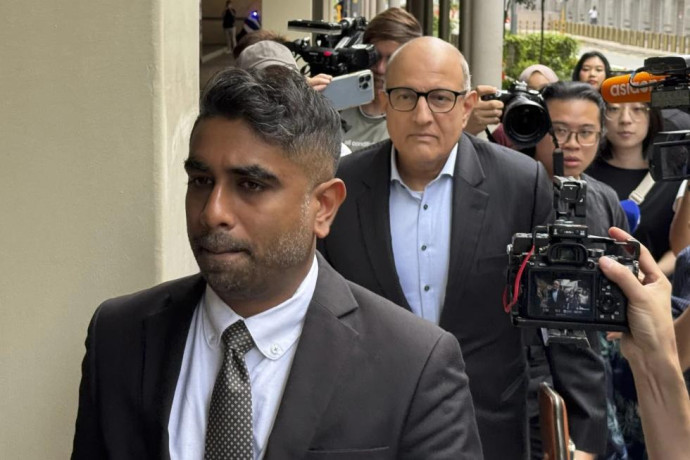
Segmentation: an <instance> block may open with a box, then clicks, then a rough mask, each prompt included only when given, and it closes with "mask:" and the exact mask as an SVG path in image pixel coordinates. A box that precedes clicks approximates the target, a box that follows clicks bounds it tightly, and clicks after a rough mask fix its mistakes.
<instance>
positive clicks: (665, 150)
mask: <svg viewBox="0 0 690 460" xmlns="http://www.w3.org/2000/svg"><path fill="white" fill-rule="evenodd" d="M650 172H651V173H652V177H653V178H654V180H657V181H662V180H679V179H685V178H688V177H690V139H686V140H681V141H671V142H659V143H656V144H654V153H653V154H652V161H651V165H650Z"/></svg>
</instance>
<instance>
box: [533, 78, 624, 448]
mask: <svg viewBox="0 0 690 460" xmlns="http://www.w3.org/2000/svg"><path fill="white" fill-rule="evenodd" d="M542 97H543V99H544V102H545V104H546V107H547V110H548V112H549V117H550V119H551V126H552V130H553V135H554V136H555V138H556V140H557V142H558V144H559V147H560V148H561V149H562V150H563V156H564V165H563V166H564V172H563V175H564V176H572V177H573V178H575V179H581V180H585V181H586V182H587V214H586V223H587V226H588V228H589V234H590V235H601V236H605V235H606V234H607V231H608V228H609V227H611V226H618V227H621V228H624V229H627V228H628V223H627V219H626V217H625V213H624V212H623V209H622V208H621V206H620V204H619V202H618V198H617V196H616V193H615V192H614V190H613V189H612V188H610V187H609V186H608V185H606V184H603V183H601V182H599V181H597V180H595V179H593V178H591V177H589V176H588V175H586V174H584V173H583V171H584V170H585V169H586V168H587V167H588V166H589V164H590V163H591V162H592V161H593V160H594V157H595V155H596V153H597V147H598V144H599V139H600V138H601V135H602V131H603V129H604V122H603V120H604V118H603V113H604V112H603V111H604V102H603V100H602V98H601V95H600V94H599V92H598V91H596V90H595V89H594V88H592V87H591V86H590V85H588V84H586V83H579V82H563V81H561V82H556V83H552V84H550V85H547V86H546V87H545V88H544V89H543V91H542ZM555 148H556V145H555V144H554V142H553V140H552V137H551V135H548V134H547V135H546V136H544V138H543V139H542V140H541V141H540V142H539V143H538V144H537V145H536V147H534V148H530V149H525V150H524V151H523V152H524V153H526V154H528V155H531V156H534V159H535V160H537V161H540V162H541V163H542V164H544V166H545V167H546V170H547V171H548V173H549V175H550V176H552V177H553V175H554V164H553V153H554V149H555ZM525 331H526V332H525V341H526V343H529V344H531V345H530V346H529V347H528V350H527V351H528V358H529V364H530V399H529V401H530V409H531V410H530V412H531V413H530V420H531V428H532V430H533V431H532V443H533V451H535V450H537V447H538V446H539V441H538V437H539V425H538V423H539V419H538V405H537V400H536V398H537V391H538V387H539V383H540V381H542V380H548V379H549V378H551V377H553V379H554V385H555V386H556V389H557V391H560V392H562V390H560V389H559V388H558V385H557V382H558V380H559V379H560V377H559V375H558V374H560V373H561V372H564V371H562V370H561V369H559V367H561V368H562V367H564V366H566V367H567V366H568V365H569V364H570V363H567V362H565V363H564V362H555V361H554V360H549V361H548V362H547V360H546V357H545V356H544V354H543V351H542V348H541V347H540V346H539V345H540V344H541V339H540V338H539V337H538V336H537V335H536V334H535V333H534V332H533V330H532V329H525ZM587 336H588V339H589V341H590V344H591V346H592V349H591V350H590V351H591V352H592V353H593V354H595V353H596V354H598V353H599V352H600V351H601V347H602V346H606V347H608V346H609V343H608V342H607V341H606V340H605V339H604V337H603V335H600V334H597V333H595V332H590V333H588V334H587ZM597 359H598V357H597ZM604 365H605V368H606V374H607V379H604V378H602V380H601V381H600V384H601V385H602V388H604V387H606V386H608V388H611V387H612V376H611V368H610V365H609V364H608V363H607V362H605V363H604ZM602 377H603V376H602ZM563 397H564V399H565V400H566V404H568V403H569V400H568V399H569V398H570V399H573V398H578V395H568V394H567V393H566V394H564V395H563ZM600 403H601V406H599V407H593V408H590V409H591V410H594V411H605V408H606V402H605V401H600ZM568 415H569V417H570V418H571V419H572V418H573V416H577V415H576V414H573V413H572V411H570V407H569V414H568ZM608 417H609V419H610V420H613V423H611V421H610V422H609V429H610V430H611V433H609V441H610V442H613V440H614V439H615V438H616V434H617V433H616V431H617V427H618V424H617V423H616V420H615V418H613V419H612V417H615V414H613V413H612V414H608ZM604 434H605V431H604V432H603V433H602V438H600V443H599V444H597V445H596V446H592V447H590V449H591V451H592V452H597V453H598V452H603V450H604V444H605V439H603V436H604ZM618 434H619V433H618ZM575 443H576V446H577V447H578V448H582V447H581V445H580V444H578V442H577V439H576V440H575ZM594 449H596V450H594ZM616 449H618V448H616ZM621 449H622V448H621ZM621 449H618V450H621ZM585 450H587V449H585Z"/></svg>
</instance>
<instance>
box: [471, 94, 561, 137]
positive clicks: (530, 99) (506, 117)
mask: <svg viewBox="0 0 690 460" xmlns="http://www.w3.org/2000/svg"><path fill="white" fill-rule="evenodd" d="M482 100H484V101H490V100H499V101H502V102H503V104H504V107H505V108H504V109H503V115H502V116H501V122H502V123H503V129H504V131H505V133H506V135H507V136H508V137H509V138H510V140H511V141H513V143H514V145H515V147H517V148H527V147H533V146H535V145H536V144H537V143H538V142H539V141H540V140H541V139H542V138H543V137H544V136H545V135H546V133H548V132H549V129H550V128H551V120H550V118H549V112H548V110H547V109H546V104H545V103H544V99H542V97H541V94H540V93H539V91H536V90H533V89H529V88H527V83H525V82H522V81H519V82H514V83H513V84H512V85H510V88H509V89H508V90H504V91H497V92H496V93H494V94H488V95H484V96H482Z"/></svg>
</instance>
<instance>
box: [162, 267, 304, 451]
mask: <svg viewBox="0 0 690 460" xmlns="http://www.w3.org/2000/svg"><path fill="white" fill-rule="evenodd" d="M317 277H318V263H317V262H316V257H314V260H313V262H312V266H311V269H310V270H309V273H308V274H307V276H306V277H305V278H304V280H303V281H302V284H300V286H299V288H298V289H297V291H296V292H295V294H294V295H293V296H292V297H291V298H290V299H288V300H286V301H285V302H283V303H281V304H280V305H277V306H275V307H273V308H271V309H269V310H266V311H265V312H263V313H260V314H258V315H255V316H251V317H249V318H246V319H243V318H242V317H240V316H239V315H237V313H235V312H234V311H233V310H232V308H231V307H229V306H228V305H227V304H225V303H224V302H223V301H222V300H221V299H220V297H218V295H217V294H216V293H215V292H214V291H213V289H211V288H210V287H209V286H208V285H207V286H206V292H205V293H204V295H203V296H202V298H201V300H200V302H199V305H197V307H196V310H195V311H194V315H193V316H192V322H191V325H190V328H189V333H188V334H187V343H186V345H185V350H184V356H183V358H182V367H181V368H180V375H179V377H178V379H177V387H176V388H175V397H174V399H173V404H172V408H171V412H170V420H169V422H168V435H169V437H170V441H169V447H170V458H171V460H194V459H199V460H201V459H203V457H204V445H205V437H206V424H207V422H208V420H207V419H208V410H209V405H210V404H211V393H212V392H213V385H214V384H215V381H216V375H217V374H218V371H219V370H220V367H221V364H222V360H223V354H224V351H223V346H222V343H221V339H220V337H221V334H222V333H223V331H224V330H225V329H226V328H227V327H228V326H230V325H231V324H233V323H234V322H236V321H238V320H244V322H245V324H246V326H247V329H248V330H249V333H250V334H251V335H252V338H253V339H254V343H255V344H256V345H255V346H254V348H252V349H251V350H249V351H248V352H247V354H246V355H245V357H244V358H245V362H246V364H247V370H248V371H249V379H250V383H251V391H252V425H253V437H254V439H253V449H254V458H255V459H260V458H262V457H263V454H264V450H265V448H266V442H267V441H268V436H269V434H270V433H271V429H272V428H273V422H274V421H275V417H276V414H277V413H278V407H279V406H280V400H281V398H282V395H283V390H284V388H285V383H286V381H287V376H288V374H289V373H290V367H291V366H292V360H293V358H294V356H295V350H296V349H297V343H298V341H299V337H300V335H301V333H302V327H303V326H304V316H305V314H306V312H307V308H308V307H309V303H310V302H311V299H312V297H313V295H314V289H315V288H316V280H317Z"/></svg>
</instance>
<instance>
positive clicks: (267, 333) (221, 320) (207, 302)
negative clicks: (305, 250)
mask: <svg viewBox="0 0 690 460" xmlns="http://www.w3.org/2000/svg"><path fill="white" fill-rule="evenodd" d="M318 273H319V267H318V263H317V262H316V256H314V259H313V261H312V265H311V268H310V269H309V273H307V276H306V277H305V278H304V280H302V283H301V284H300V285H299V287H298V288H297V291H295V293H294V294H293V296H292V297H290V298H289V299H287V300H286V301H285V302H283V303H281V304H279V305H276V306H275V307H272V308H269V309H268V310H266V311H264V312H262V313H259V314H258V315H254V316H251V317H249V318H242V317H241V316H240V315H238V314H237V313H235V312H234V310H233V309H232V308H231V307H230V306H228V305H227V304H226V303H225V302H223V300H222V299H221V298H220V297H219V296H218V294H216V293H215V291H214V290H213V289H212V288H211V287H210V286H209V285H208V284H207V285H206V291H205V292H204V297H203V299H202V301H201V302H202V316H203V330H204V337H205V339H206V343H207V344H208V346H209V347H211V348H217V347H219V346H220V344H219V342H220V337H221V334H222V333H223V331H224V330H225V329H227V327H228V326H230V325H231V324H233V323H234V322H236V321H238V320H244V323H245V325H246V326H247V329H248V330H249V333H250V334H251V335H252V339H254V343H255V344H256V348H258V349H259V351H260V352H261V354H263V355H264V356H265V357H266V358H268V359H271V360H277V359H279V358H280V357H281V356H283V354H285V352H287V351H288V350H289V349H290V347H292V346H293V345H294V344H295V343H296V342H297V339H298V338H299V336H300V335H301V333H302V326H304V317H305V315H306V313H307V308H308V307H309V303H310V302H311V299H312V297H313V296H314V290H315V289H316V280H317V278H318Z"/></svg>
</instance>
